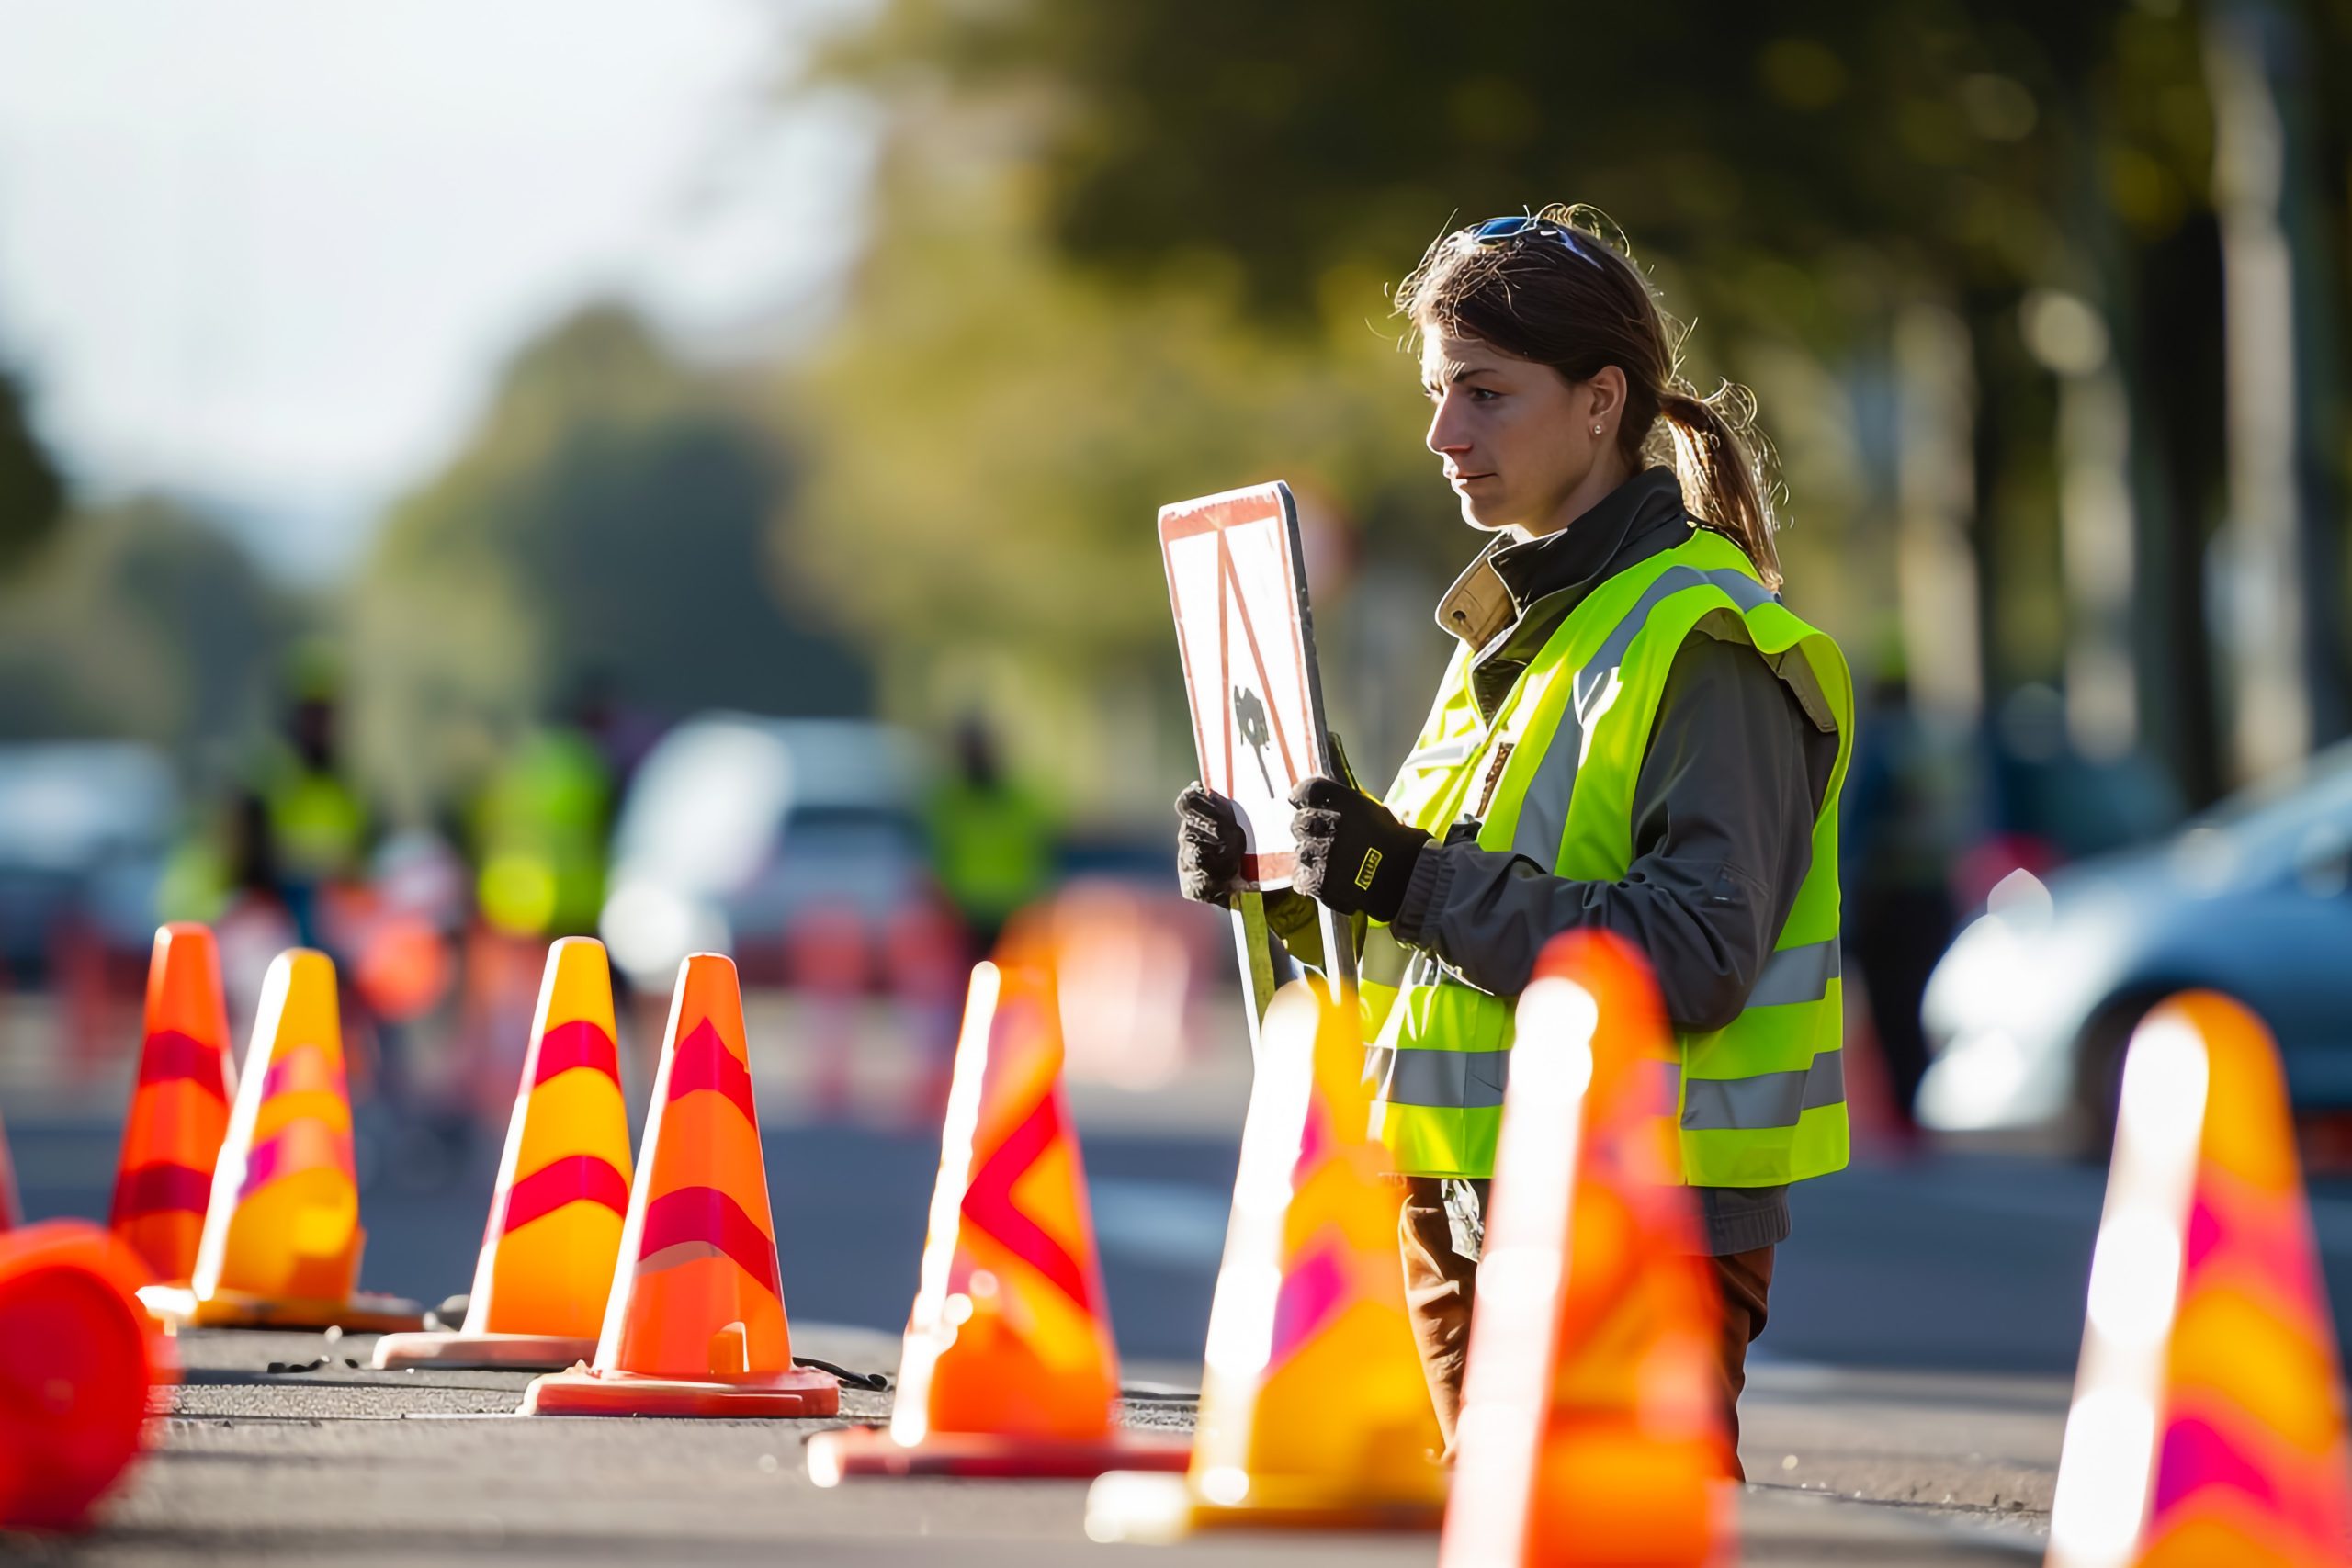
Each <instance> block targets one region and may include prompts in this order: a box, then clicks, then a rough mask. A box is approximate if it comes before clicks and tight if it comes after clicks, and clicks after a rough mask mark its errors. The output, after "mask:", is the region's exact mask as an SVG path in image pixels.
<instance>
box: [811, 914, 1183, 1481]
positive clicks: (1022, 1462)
mask: <svg viewBox="0 0 2352 1568" xmlns="http://www.w3.org/2000/svg"><path fill="white" fill-rule="evenodd" d="M1039 956H1042V954H1037V955H1028V954H1023V955H1019V956H1016V955H1014V954H1012V953H1008V954H1007V962H1005V963H1004V964H1001V965H1000V964H979V965H978V967H976V968H975V969H974V970H973V971H972V986H971V991H970V993H969V1000H968V1002H967V1007H966V1010H965V1014H964V1033H963V1039H962V1041H961V1043H959V1044H958V1045H957V1047H956V1077H955V1082H954V1085H953V1087H952V1088H951V1089H950V1090H949V1091H948V1100H947V1121H946V1126H945V1129H944V1133H943V1134H942V1136H941V1139H940V1156H939V1184H938V1186H937V1187H936V1188H935V1189H934V1190H933V1194H932V1200H931V1215H932V1218H931V1235H930V1239H929V1241H928V1242H926V1244H925V1245H924V1247H923V1257H922V1285H921V1287H920V1289H919V1290H918V1292H917V1293H916V1295H915V1304H914V1311H913V1313H912V1314H911V1316H910V1319H909V1324H908V1328H907V1339H906V1354H905V1359H902V1360H901V1361H900V1362H899V1390H898V1401H897V1404H895V1405H894V1406H893V1410H892V1415H891V1420H890V1427H889V1429H888V1431H884V1430H881V1429H880V1428H877V1427H850V1428H848V1429H846V1430H842V1431H837V1432H820V1433H819V1434H817V1436H816V1437H814V1438H810V1439H809V1449H808V1457H809V1478H810V1479H811V1480H813V1481H815V1482H816V1483H817V1484H818V1485H820V1486H831V1485H833V1484H835V1483H838V1482H839V1481H840V1480H841V1478H842V1476H844V1475H987V1476H1032V1477H1034V1476H1093V1475H1100V1474H1102V1473H1103V1472H1104V1471H1106V1470H1117V1469H1122V1468H1134V1469H1159V1470H1182V1469H1183V1468H1184V1462H1185V1459H1186V1456H1187V1455H1188V1453H1189V1452H1190V1448H1191V1445H1190V1444H1189V1443H1188V1442H1183V1441H1178V1442H1168V1441H1164V1440H1162V1441H1157V1442H1154V1441H1150V1440H1148V1439H1141V1438H1122V1437H1120V1436H1119V1435H1118V1434H1117V1431H1116V1424H1115V1422H1114V1419H1113V1416H1112V1402H1113V1401H1114V1400H1115V1399H1116V1398H1117V1397H1118V1393H1119V1359H1118V1352H1117V1350H1116V1349H1115V1348H1114V1344H1113V1340H1112V1337H1111V1322H1110V1318H1109V1316H1108V1314H1107V1313H1106V1311H1105V1309H1104V1306H1103V1278H1102V1270H1101V1269H1100V1268H1099V1267H1098V1266H1097V1262H1096V1258H1095V1252H1094V1226H1093V1224H1092V1222H1091V1219H1090V1218H1089V1216H1088V1212H1087V1201H1086V1172H1085V1168H1083V1166H1081V1164H1080V1160H1079V1151H1078V1134H1077V1133H1076V1132H1075V1131H1074V1130H1073V1129H1072V1128H1071V1126H1070V1124H1069V1110H1068V1108H1067V1106H1066V1105H1065V1103H1064V1101H1063V1096H1062V1079H1061V1067H1062V1041H1061V1028H1060V1023H1059V1021H1058V1019H1057V1010H1056V1002H1055V996H1054V983H1053V971H1052V969H1051V968H1050V967H1049V966H1047V965H1046V964H1043V963H1040V962H1035V958H1036V957H1039Z"/></svg>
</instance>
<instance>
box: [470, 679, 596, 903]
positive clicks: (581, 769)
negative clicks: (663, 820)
mask: <svg viewBox="0 0 2352 1568" xmlns="http://www.w3.org/2000/svg"><path fill="white" fill-rule="evenodd" d="M604 716H605V704H604V701H603V696H602V691H601V687H599V686H597V685H595V684H594V683H590V684H587V685H583V687H582V693H581V694H579V695H578V696H576V697H575V698H574V700H573V701H572V702H571V704H570V705H568V711H567V714H566V716H565V717H564V718H562V719H560V720H559V721H557V722H555V723H552V724H548V725H544V726H541V727H539V728H535V729H533V730H531V731H530V732H528V733H527V734H526V735H525V736H524V737H523V739H521V740H520V741H519V742H517V743H516V744H515V748H514V749H513V750H511V751H509V752H508V753H507V755H506V757H505V759H504V761H502V762H501V763H500V764H499V766H498V768H497V770H496V772H495V773H492V777H491V780H490V784H489V785H488V787H486V788H485V789H484V790H483V791H482V793H481V797H480V798H479V799H478V800H477V801H476V802H475V805H474V846H475V854H476V864H477V866H478V867H479V868H480V869H479V872H478V874H477V876H476V881H475V897H476V899H477V901H478V902H479V903H480V905H481V914H482V918H483V919H485V920H487V921H489V922H490V923H491V925H492V926H493V927H495V928H497V929H498V930H499V931H503V932H505V933H506V934H508V935H511V936H527V937H558V936H590V935H594V932H595V930H596V917H597V915H598V913H599V912H600V911H601V910H602V909H603V908H604V904H605V860H606V856H607V852H608V849H609V844H610V840H611V836H612V826H613V806H614V799H613V797H614V794H615V788H614V776H613V769H612V765H611V763H610V762H609V761H607V760H606V758H605V750H604V746H603V733H604V729H605V722H604Z"/></svg>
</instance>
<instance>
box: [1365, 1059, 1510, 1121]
mask: <svg viewBox="0 0 2352 1568" xmlns="http://www.w3.org/2000/svg"><path fill="white" fill-rule="evenodd" d="M1363 1076H1364V1081H1365V1082H1367V1083H1373V1084H1377V1085H1378V1086H1379V1090H1378V1092H1377V1094H1376V1095H1375V1096H1374V1098H1375V1099H1377V1100H1380V1101H1382V1102H1383V1103H1385V1104H1388V1105H1420V1106H1429V1107H1432V1108H1435V1109H1438V1110H1444V1111H1493V1110H1496V1109H1498V1108H1499V1107H1500V1106H1501V1105H1502V1102H1503V1090H1504V1089H1505V1088H1506V1087H1507V1086H1508V1085H1509V1083H1510V1052H1508V1051H1424V1050H1419V1049H1416V1048H1414V1047H1412V1046H1407V1047H1405V1048H1403V1049H1401V1050H1399V1049H1397V1048H1395V1047H1391V1046H1385V1045H1374V1046H1372V1047H1371V1048H1369V1049H1368V1050H1366V1051H1365V1053H1364V1068H1363Z"/></svg>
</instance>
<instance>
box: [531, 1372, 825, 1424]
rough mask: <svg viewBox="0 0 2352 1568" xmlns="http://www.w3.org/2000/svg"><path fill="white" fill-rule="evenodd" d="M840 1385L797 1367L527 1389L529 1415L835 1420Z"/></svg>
mask: <svg viewBox="0 0 2352 1568" xmlns="http://www.w3.org/2000/svg"><path fill="white" fill-rule="evenodd" d="M841 1407H842V1385H841V1382H840V1380H839V1379H837V1378H835V1377H834V1376H833V1375H832V1373H831V1372H820V1371H817V1370H815V1369H814V1368H812V1367H794V1368H791V1369H789V1370H788V1371H781V1372H764V1373H755V1374H753V1375H751V1376H747V1377H742V1378H737V1379H733V1380H730V1381H729V1382H692V1381H688V1380H685V1379H682V1378H655V1377H641V1376H639V1375H638V1374H637V1373H635V1372H600V1371H595V1370H594V1368H582V1369H581V1370H580V1371H571V1372H549V1373H548V1375H547V1376H545V1377H543V1378H533V1379H532V1380H531V1385H530V1386H529V1387H528V1388H526V1389H525V1390H524V1391H523V1404H522V1408H521V1410H520V1412H519V1414H521V1415H525V1416H732V1417H738V1418H740V1417H743V1416H836V1415H839V1414H840V1413H841Z"/></svg>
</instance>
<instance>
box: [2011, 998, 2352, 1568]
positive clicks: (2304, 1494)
mask: <svg viewBox="0 0 2352 1568" xmlns="http://www.w3.org/2000/svg"><path fill="white" fill-rule="evenodd" d="M2347 1487H2352V1470H2348V1469H2347V1463H2346V1445H2345V1421H2344V1382H2343V1377H2342V1373H2341V1371H2340V1369H2339V1368H2338V1366H2337V1364H2336V1357H2335V1332H2334V1328H2333V1326H2332V1320H2331V1319H2330V1317H2329V1315H2328V1310H2327V1299H2326V1292H2325V1288H2324V1285H2323V1283H2322V1280H2321V1277H2320V1272H2319V1267H2318V1263H2317V1260H2316V1255H2315V1251H2314V1248H2313V1246H2312V1224H2311V1207H2310V1204H2309V1202H2308V1201H2306V1199H2305V1197H2304V1194H2303V1181H2302V1174H2301V1170H2300V1169H2299V1168H2297V1165H2296V1160H2295V1140H2294V1129H2293V1124H2292V1118H2291V1116H2290V1113H2289V1111H2288V1105H2287V1091H2286V1083H2285V1080H2284V1078H2283V1077H2281V1076H2280V1073H2279V1069H2278V1053H2277V1051H2276V1049H2275V1048H2274V1047H2273V1045H2272V1043H2271V1040H2270V1035H2269V1032H2268V1031H2267V1030H2266V1029H2265V1028H2264V1027H2263V1025H2262V1022H2261V1021H2260V1020H2259V1019H2257V1018H2256V1016H2255V1015H2254V1014H2253V1013H2251V1012H2249V1011H2248V1010H2246V1009H2245V1008H2244V1007H2243V1006H2241V1005H2239V1004H2238V1003H2237V1002H2234V1001H2233V1000H2231V999H2230V998H2227V997H2223V996H2221V995H2219V994H2218V993H2215V992H2212V991H2189V992H2186V993H2183V994H2182V995H2179V996H2177V997H2174V998H2172V999H2170V1000H2169V1001H2167V1002H2165V1004H2164V1005H2163V1006H2161V1007H2159V1008H2158V1009H2156V1010H2155V1011H2154V1012H2152V1013H2150V1014H2149V1015H2148V1018H2147V1020H2146V1021H2144V1022H2143V1023H2142V1024H2141V1025H2140V1028H2139V1030H2138V1032H2136V1033H2135V1034H2134V1035H2133V1036H2132V1039H2131V1050H2130V1053H2129V1054H2128V1055H2127V1056H2126V1057H2125V1060H2124V1065H2123V1092H2122V1100H2121V1104H2120V1111H2119V1114H2118V1116H2117V1118H2116V1130H2115V1160H2114V1164H2113V1166H2112V1167H2111V1168H2110V1169H2109V1175H2108V1182H2107V1204H2106V1208H2105V1209H2104V1211H2103V1212H2102V1213H2101V1214H2100V1216H2099V1228H2098V1245H2097V1247H2096V1248H2095V1249H2094V1251H2093V1253H2092V1258H2091V1279H2090V1292H2089V1310H2088V1312H2087V1314H2086V1321H2085V1325H2084V1329H2083V1358H2082V1364H2081V1367H2080V1369H2079V1370H2078V1371H2077V1372H2076V1374H2075V1401H2074V1406H2073V1408H2072V1409H2071V1410H2070V1411H2069V1412H2068V1414H2067V1416H2066V1438H2065V1441H2064V1445H2063V1446H2062V1447H2061V1449H2060V1450H2059V1461H2058V1486H2057V1492H2056V1495H2055V1496H2054V1497H2053V1499H2052V1506H2051V1514H2050V1555H2049V1558H2048V1562H2050V1563H2051V1564H2052V1568H2121V1565H2124V1564H2132V1565H2143V1564H2144V1565H2147V1568H2176V1565H2178V1568H2186V1565H2188V1564H2202V1563H2219V1562H2226V1563H2230V1564H2233V1568H2235V1565H2238V1564H2245V1565H2247V1568H2257V1565H2258V1568H2316V1565H2318V1564H2323V1563H2326V1564H2342V1563H2346V1562H2352V1492H2348V1491H2347Z"/></svg>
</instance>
